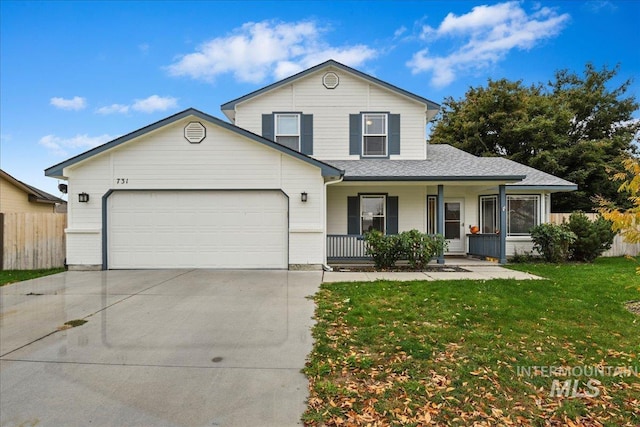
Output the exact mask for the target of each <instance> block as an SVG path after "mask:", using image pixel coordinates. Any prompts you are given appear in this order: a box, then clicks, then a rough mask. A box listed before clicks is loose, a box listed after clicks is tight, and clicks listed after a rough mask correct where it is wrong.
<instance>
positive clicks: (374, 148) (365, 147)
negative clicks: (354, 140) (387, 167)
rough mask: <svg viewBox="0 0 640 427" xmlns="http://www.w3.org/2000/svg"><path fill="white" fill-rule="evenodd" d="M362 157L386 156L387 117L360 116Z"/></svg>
mask: <svg viewBox="0 0 640 427" xmlns="http://www.w3.org/2000/svg"><path fill="white" fill-rule="evenodd" d="M362 155H363V156H370V157H386V156H387V115H386V114H384V113H375V114H373V113H365V114H363V115H362Z"/></svg>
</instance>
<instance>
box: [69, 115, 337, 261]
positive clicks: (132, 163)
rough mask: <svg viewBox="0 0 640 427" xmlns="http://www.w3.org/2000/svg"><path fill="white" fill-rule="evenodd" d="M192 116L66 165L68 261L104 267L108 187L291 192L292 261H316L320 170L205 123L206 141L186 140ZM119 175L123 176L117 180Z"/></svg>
mask: <svg viewBox="0 0 640 427" xmlns="http://www.w3.org/2000/svg"><path fill="white" fill-rule="evenodd" d="M190 121H200V122H202V120H199V119H196V118H187V119H184V120H181V121H178V122H176V123H173V124H171V125H169V126H167V127H164V128H161V129H158V130H156V131H153V132H151V133H149V134H146V135H144V136H142V137H140V138H137V139H134V140H132V141H129V142H127V143H125V144H122V145H121V146H119V147H116V148H114V149H112V150H109V151H107V152H104V153H102V154H100V155H97V156H95V157H93V158H90V159H88V160H86V161H84V162H80V163H78V164H76V165H74V166H72V167H69V168H66V169H65V171H64V173H65V176H67V177H68V178H69V206H68V209H69V216H68V220H69V222H68V224H69V226H68V229H67V248H68V249H67V263H68V264H69V265H70V266H84V267H87V266H99V265H101V263H102V234H101V233H102V196H103V195H104V194H105V193H107V191H109V190H131V189H173V190H180V189H282V190H283V191H284V193H285V194H287V195H288V197H289V229H290V232H291V233H290V238H289V240H290V241H289V254H290V259H289V263H290V264H297V263H304V264H307V263H310V264H321V263H322V262H323V244H322V243H323V231H322V226H323V209H324V206H323V191H324V180H323V178H322V176H321V174H320V170H319V169H318V168H316V167H314V166H312V165H309V164H306V163H304V162H303V161H301V160H298V159H295V158H292V157H290V156H287V155H285V154H283V153H280V152H278V151H276V150H274V149H272V148H269V147H267V146H264V145H262V144H260V143H258V142H255V141H251V140H248V139H245V138H243V137H241V136H239V135H237V134H235V133H233V132H231V131H228V130H226V129H224V128H221V127H218V126H216V125H214V124H211V123H207V122H203V124H204V125H205V126H206V128H207V136H206V139H205V140H204V141H202V142H201V143H200V144H190V143H189V142H188V141H186V140H185V138H184V136H183V129H184V126H185V125H186V124H187V123H189V122H190ZM118 179H121V180H123V179H124V180H126V181H125V183H122V182H121V183H118ZM303 191H305V192H306V193H307V194H308V202H306V203H302V202H301V200H300V193H301V192H303ZM80 192H86V193H88V194H89V195H90V201H89V202H88V203H79V202H78V197H77V194H78V193H80ZM298 234H303V235H304V237H303V238H301V237H299V236H298ZM312 243H313V244H312ZM300 245H304V247H300Z"/></svg>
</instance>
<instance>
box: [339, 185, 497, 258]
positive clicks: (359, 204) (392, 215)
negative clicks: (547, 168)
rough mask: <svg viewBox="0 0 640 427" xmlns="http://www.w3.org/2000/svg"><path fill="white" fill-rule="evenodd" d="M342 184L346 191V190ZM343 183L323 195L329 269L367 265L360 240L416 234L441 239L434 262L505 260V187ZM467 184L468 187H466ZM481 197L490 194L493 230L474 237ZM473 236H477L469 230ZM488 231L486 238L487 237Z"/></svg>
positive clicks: (487, 230)
mask: <svg viewBox="0 0 640 427" xmlns="http://www.w3.org/2000/svg"><path fill="white" fill-rule="evenodd" d="M345 184H346V185H345ZM358 184H359V185H355V183H343V184H340V185H337V186H332V187H330V188H328V192H327V213H328V218H327V224H328V227H327V230H328V232H327V237H326V256H327V263H329V264H330V265H331V264H345V263H347V264H348V263H353V262H357V263H366V262H370V261H371V258H370V256H369V255H368V254H367V250H366V242H365V238H364V234H365V233H366V231H368V229H372V228H375V229H378V230H380V231H382V232H384V233H385V234H396V233H398V232H402V231H408V230H411V229H417V230H419V231H421V232H423V233H427V234H440V235H443V236H445V238H446V239H447V242H448V244H449V249H448V252H447V253H445V254H441V255H440V256H439V257H438V258H437V260H435V262H437V263H438V264H445V263H447V264H449V263H452V262H454V261H459V260H460V256H462V257H465V258H466V257H467V256H469V255H471V256H475V257H480V258H490V259H493V260H496V261H498V262H500V263H506V260H507V238H506V237H507V236H506V233H505V232H500V231H499V230H507V189H506V185H505V184H504V183H499V184H498V185H496V183H495V182H473V183H459V182H457V183H450V185H445V183H436V184H435V185H434V183H416V182H412V183H358ZM464 184H467V185H464ZM483 194H493V195H494V196H492V197H493V199H491V202H492V203H493V214H492V217H493V218H492V220H491V221H492V224H491V225H490V226H489V225H487V226H485V227H483V228H480V227H479V228H480V231H486V232H485V233H475V234H474V233H472V229H475V227H476V226H478V225H480V223H481V219H480V216H481V213H480V208H479V205H480V204H481V203H483V201H482V197H483V196H482V195H483ZM473 231H475V230H473ZM489 231H490V232H489Z"/></svg>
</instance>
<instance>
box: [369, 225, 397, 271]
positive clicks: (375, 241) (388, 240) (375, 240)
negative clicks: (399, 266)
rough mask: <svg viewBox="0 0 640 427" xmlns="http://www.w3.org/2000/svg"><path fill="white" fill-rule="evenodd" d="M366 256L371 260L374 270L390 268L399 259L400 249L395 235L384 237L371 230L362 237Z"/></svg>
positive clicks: (378, 232)
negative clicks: (365, 245)
mask: <svg viewBox="0 0 640 427" xmlns="http://www.w3.org/2000/svg"><path fill="white" fill-rule="evenodd" d="M364 240H365V242H366V244H367V254H369V255H371V257H372V258H373V263H374V264H375V266H376V268H391V267H393V266H394V265H395V264H396V261H398V259H399V258H400V253H401V248H400V242H399V238H398V235H397V234H392V235H388V236H386V235H384V234H382V233H381V232H380V231H378V230H371V231H369V232H367V233H365V235H364Z"/></svg>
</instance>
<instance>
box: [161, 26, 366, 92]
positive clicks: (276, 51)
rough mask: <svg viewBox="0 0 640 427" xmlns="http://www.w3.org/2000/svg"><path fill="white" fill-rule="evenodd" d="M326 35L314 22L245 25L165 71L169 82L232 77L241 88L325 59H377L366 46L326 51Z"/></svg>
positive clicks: (355, 62)
mask: <svg viewBox="0 0 640 427" xmlns="http://www.w3.org/2000/svg"><path fill="white" fill-rule="evenodd" d="M327 31H328V30H327V29H326V28H322V27H319V26H318V25H317V24H316V23H315V22H311V21H300V22H276V21H262V22H248V23H246V24H244V25H242V26H241V27H240V28H237V29H235V30H234V31H233V32H232V33H231V34H229V35H226V36H223V37H216V38H214V39H212V40H209V41H207V42H205V43H203V44H202V45H201V46H199V47H198V48H197V49H196V51H195V52H193V53H189V54H186V55H182V56H180V57H179V58H177V59H176V61H175V62H174V63H173V64H171V65H169V66H168V67H167V70H168V71H169V74H171V75H173V76H187V77H191V78H193V79H198V80H205V81H213V80H215V78H216V77H218V76H220V75H222V74H232V75H233V76H234V77H235V78H236V79H237V80H239V81H242V82H250V83H260V82H262V81H264V80H266V79H267V78H277V79H280V78H283V77H287V76H290V75H291V74H294V73H296V72H298V71H301V70H303V69H305V68H308V67H311V66H313V65H317V64H318V63H320V62H323V61H326V60H327V59H330V58H332V59H335V60H337V61H339V62H343V63H345V64H347V65H350V66H354V67H355V66H359V65H361V64H362V63H364V62H365V61H367V60H369V59H371V58H373V57H375V56H376V54H377V52H376V50H375V49H372V48H370V47H368V46H366V45H346V46H331V45H330V44H328V43H327V42H326V41H325V40H324V39H323V38H322V35H323V34H324V33H326V32H327Z"/></svg>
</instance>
